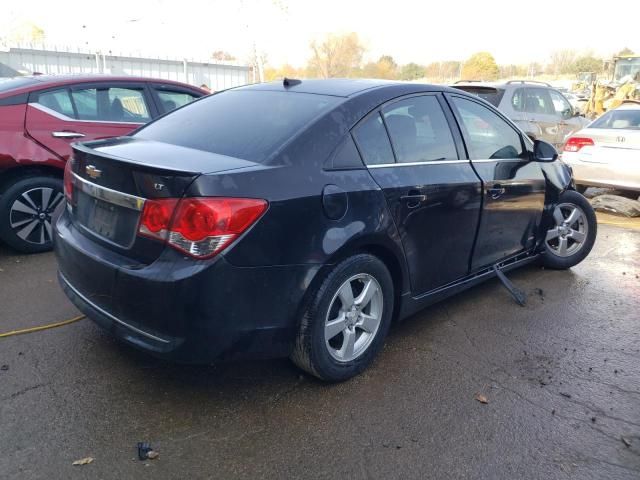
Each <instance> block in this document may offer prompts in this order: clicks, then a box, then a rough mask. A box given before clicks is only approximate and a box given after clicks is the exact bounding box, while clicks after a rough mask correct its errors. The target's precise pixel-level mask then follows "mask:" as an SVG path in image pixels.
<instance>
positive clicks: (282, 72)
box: [264, 63, 306, 82]
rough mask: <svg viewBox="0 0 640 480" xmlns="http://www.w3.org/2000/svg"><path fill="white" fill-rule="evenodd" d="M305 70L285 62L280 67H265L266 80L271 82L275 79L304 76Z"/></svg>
mask: <svg viewBox="0 0 640 480" xmlns="http://www.w3.org/2000/svg"><path fill="white" fill-rule="evenodd" d="M305 76H306V75H305V72H304V71H303V70H301V69H298V68H295V67H292V66H291V65H289V64H286V63H285V64H284V65H283V66H281V67H280V68H273V67H265V69H264V81H265V82H271V81H273V80H281V79H283V78H285V77H287V78H304V77H305Z"/></svg>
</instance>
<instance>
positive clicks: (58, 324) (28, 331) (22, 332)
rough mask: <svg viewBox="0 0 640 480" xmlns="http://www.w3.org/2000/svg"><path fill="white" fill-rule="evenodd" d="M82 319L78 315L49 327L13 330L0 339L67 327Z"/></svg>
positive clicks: (51, 324)
mask: <svg viewBox="0 0 640 480" xmlns="http://www.w3.org/2000/svg"><path fill="white" fill-rule="evenodd" d="M83 318H85V315H79V316H77V317H73V318H70V319H69V320H64V321H62V322H57V323H50V324H49V325H41V326H39V327H31V328H25V329H23V330H13V331H11V332H6V333H0V338H4V337H12V336H14V335H23V334H25V333H33V332H39V331H41V330H48V329H50V328H56V327H62V326H64V325H69V324H70V323H74V322H77V321H79V320H82V319H83Z"/></svg>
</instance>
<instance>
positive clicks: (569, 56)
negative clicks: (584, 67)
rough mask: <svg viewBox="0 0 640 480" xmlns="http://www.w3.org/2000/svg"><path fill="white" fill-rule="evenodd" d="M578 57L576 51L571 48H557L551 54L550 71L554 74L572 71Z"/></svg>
mask: <svg viewBox="0 0 640 480" xmlns="http://www.w3.org/2000/svg"><path fill="white" fill-rule="evenodd" d="M577 57H578V54H577V53H576V51H575V50H571V49H564V50H557V51H555V52H553V53H552V54H551V61H550V62H549V70H550V73H553V74H554V75H559V74H563V73H571V72H572V70H573V65H574V63H575V61H576V58H577Z"/></svg>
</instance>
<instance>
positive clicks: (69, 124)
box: [0, 75, 208, 252]
mask: <svg viewBox="0 0 640 480" xmlns="http://www.w3.org/2000/svg"><path fill="white" fill-rule="evenodd" d="M207 93H208V92H206V91H205V90H202V89H200V88H197V87H192V86H190V85H186V84H183V83H179V82H174V81H170V80H154V79H149V78H137V77H117V76H110V75H109V76H107V75H91V76H87V75H83V76H78V75H69V76H52V75H38V76H32V77H17V78H10V79H0V239H2V240H4V241H5V242H6V243H7V244H8V245H10V246H12V247H13V248H15V249H17V250H19V251H22V252H43V251H46V250H49V249H50V248H51V238H52V237H51V214H52V213H53V211H54V210H55V208H56V207H57V206H58V205H59V204H60V202H61V201H62V199H63V193H62V177H63V171H64V165H65V162H66V161H67V159H68V158H69V156H70V155H71V144H72V143H73V142H77V141H86V140H95V139H99V138H106V137H117V136H123V135H128V134H130V133H131V132H132V131H133V130H135V129H136V128H138V127H139V126H141V125H143V124H145V123H147V122H149V121H151V120H152V119H154V118H156V117H158V116H160V115H163V114H165V113H167V112H169V111H171V110H173V109H174V108H177V107H179V106H181V105H184V104H186V103H189V102H191V101H193V100H195V99H196V98H199V97H202V96H203V95H207Z"/></svg>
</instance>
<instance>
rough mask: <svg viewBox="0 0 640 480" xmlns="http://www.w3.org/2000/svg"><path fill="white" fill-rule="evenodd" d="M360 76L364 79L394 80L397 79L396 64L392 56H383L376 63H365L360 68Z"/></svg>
mask: <svg viewBox="0 0 640 480" xmlns="http://www.w3.org/2000/svg"><path fill="white" fill-rule="evenodd" d="M360 76H362V77H366V78H384V79H395V78H398V64H397V63H396V62H395V60H394V59H393V57H392V56H390V55H383V56H381V57H380V58H379V59H378V61H377V62H369V63H367V64H366V65H365V66H364V67H363V68H362V71H361V75H360Z"/></svg>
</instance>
